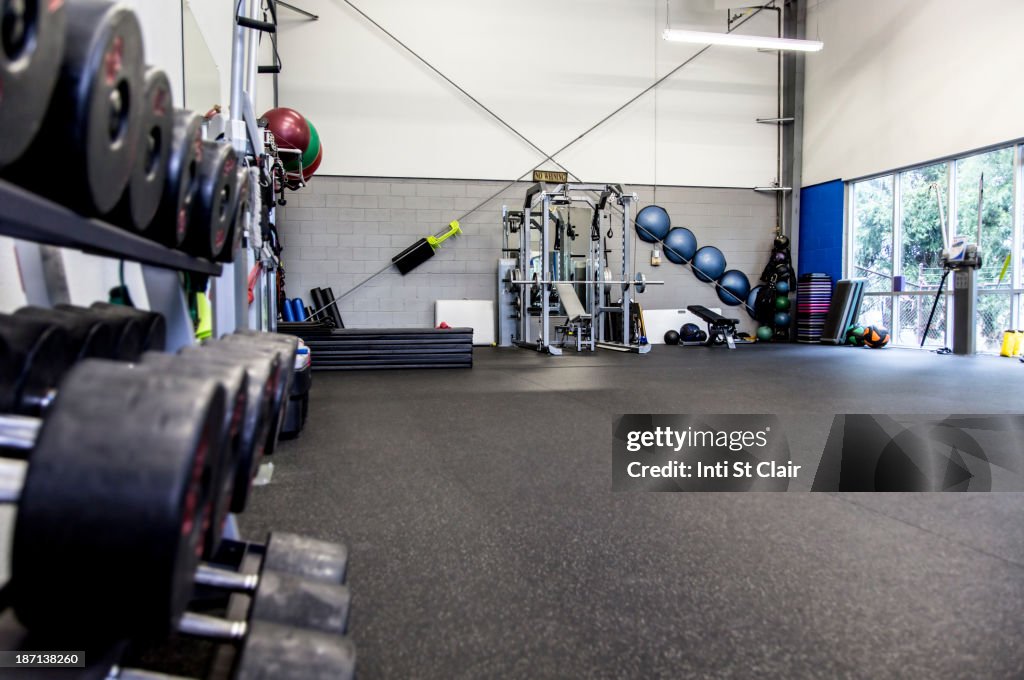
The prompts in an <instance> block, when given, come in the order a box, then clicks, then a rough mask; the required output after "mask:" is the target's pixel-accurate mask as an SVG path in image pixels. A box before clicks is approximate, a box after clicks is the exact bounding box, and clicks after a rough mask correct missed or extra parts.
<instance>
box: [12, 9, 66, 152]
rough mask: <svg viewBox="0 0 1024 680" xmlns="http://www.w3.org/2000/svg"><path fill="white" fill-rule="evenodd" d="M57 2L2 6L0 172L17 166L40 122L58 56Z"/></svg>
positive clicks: (61, 24)
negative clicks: (10, 165)
mask: <svg viewBox="0 0 1024 680" xmlns="http://www.w3.org/2000/svg"><path fill="white" fill-rule="evenodd" d="M66 24H67V16H66V12H65V9H64V3H63V2H49V1H46V0H21V1H20V2H13V1H7V0H5V1H4V2H3V17H2V24H0V168H3V167H4V166H6V165H8V164H10V163H12V162H14V161H15V160H17V159H18V158H19V157H20V156H21V155H22V154H23V153H25V150H26V149H27V148H28V147H29V144H31V143H32V140H33V139H35V136H36V133H37V132H39V127H40V124H41V122H42V120H43V119H44V117H45V116H46V109H47V107H49V105H50V97H51V96H52V95H53V88H54V86H55V85H56V84H57V77H58V76H59V75H60V63H61V58H62V57H63V56H64V43H65V40H64V33H65V27H66Z"/></svg>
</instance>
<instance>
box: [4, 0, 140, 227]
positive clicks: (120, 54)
mask: <svg viewBox="0 0 1024 680" xmlns="http://www.w3.org/2000/svg"><path fill="white" fill-rule="evenodd" d="M47 4H50V5H53V4H59V3H54V2H49V3H47ZM64 13H65V15H66V18H67V29H66V32H65V35H64V36H63V41H64V54H63V57H62V60H61V67H60V76H59V77H58V79H57V84H56V86H55V88H54V92H53V98H52V100H51V102H50V107H49V109H48V111H47V114H46V117H45V119H44V121H43V124H42V128H41V131H40V134H38V135H37V136H36V139H35V141H34V142H33V144H32V145H31V147H29V149H28V150H27V151H26V153H25V154H24V156H23V157H22V158H21V160H20V161H19V162H18V163H17V164H16V165H13V166H11V173H9V176H11V177H12V179H14V180H15V181H17V182H19V183H21V184H24V185H25V186H27V187H28V188H30V189H32V190H34V191H36V192H37V193H40V194H43V195H46V196H49V197H51V198H53V199H54V200H57V201H60V202H62V203H64V204H65V205H67V206H69V207H71V208H73V209H75V210H77V211H79V212H82V213H86V214H90V215H106V214H107V213H109V212H110V211H111V210H112V209H113V208H114V206H115V205H116V204H117V202H118V201H119V200H120V199H121V195H122V194H123V193H124V190H125V187H126V186H127V185H128V179H129V177H130V176H131V172H132V167H133V166H134V164H135V154H136V146H137V140H138V138H139V126H140V124H141V122H142V116H141V115H140V114H141V112H142V106H141V105H142V82H143V80H142V79H143V60H142V50H143V48H142V31H141V29H140V27H139V22H138V19H137V18H136V16H135V13H134V12H133V11H131V10H130V9H128V8H127V7H125V6H124V5H116V4H113V3H109V2H101V1H99V0H75V2H67V3H65V8H64Z"/></svg>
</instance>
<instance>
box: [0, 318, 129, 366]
mask: <svg viewBox="0 0 1024 680" xmlns="http://www.w3.org/2000/svg"><path fill="white" fill-rule="evenodd" d="M14 316H15V317H16V318H25V319H34V320H36V321H41V322H45V323H49V324H54V325H57V326H60V327H61V328H63V329H64V330H65V331H67V332H68V334H69V335H70V342H71V347H72V348H77V352H75V356H76V358H77V359H89V358H95V359H114V358H116V351H117V340H118V338H117V329H116V328H115V326H114V325H113V324H111V323H109V322H106V321H104V320H103V319H99V318H92V317H89V316H85V315H82V314H75V313H74V312H67V311H62V310H59V309H50V308H48V307H34V306H29V307H21V308H20V309H16V310H15V311H14Z"/></svg>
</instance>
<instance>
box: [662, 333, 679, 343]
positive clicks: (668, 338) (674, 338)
mask: <svg viewBox="0 0 1024 680" xmlns="http://www.w3.org/2000/svg"><path fill="white" fill-rule="evenodd" d="M665 344H666V345H678V344H679V333H677V332H675V331H671V330H670V331H665Z"/></svg>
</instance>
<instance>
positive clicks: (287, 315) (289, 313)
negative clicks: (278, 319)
mask: <svg viewBox="0 0 1024 680" xmlns="http://www.w3.org/2000/svg"><path fill="white" fill-rule="evenodd" d="M281 316H283V317H284V320H285V321H295V310H294V309H292V301H291V300H289V299H288V298H285V299H284V307H283V308H282V309H281Z"/></svg>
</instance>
